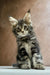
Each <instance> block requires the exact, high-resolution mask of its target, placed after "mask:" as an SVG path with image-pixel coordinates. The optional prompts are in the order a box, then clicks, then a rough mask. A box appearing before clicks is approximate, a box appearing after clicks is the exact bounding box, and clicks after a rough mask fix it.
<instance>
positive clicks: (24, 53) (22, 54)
mask: <svg viewBox="0 0 50 75" xmlns="http://www.w3.org/2000/svg"><path fill="white" fill-rule="evenodd" d="M18 53H19V55H20V56H21V57H24V56H26V55H27V53H26V50H25V48H21V49H20V50H18Z"/></svg>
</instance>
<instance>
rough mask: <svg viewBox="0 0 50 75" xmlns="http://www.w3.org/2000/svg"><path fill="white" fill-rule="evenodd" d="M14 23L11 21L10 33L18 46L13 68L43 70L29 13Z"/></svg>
mask: <svg viewBox="0 0 50 75" xmlns="http://www.w3.org/2000/svg"><path fill="white" fill-rule="evenodd" d="M10 19H11V18H10ZM11 21H12V20H11ZM16 22H17V21H16V20H15V23H14V19H13V23H14V24H15V25H14V26H13V28H12V31H13V33H14V34H15V36H16V38H17V44H18V53H17V56H16V60H17V64H16V65H15V64H14V66H16V67H18V68H21V69H31V68H34V69H44V65H43V62H42V56H41V53H40V47H39V43H38V41H37V39H36V36H35V33H34V31H33V27H32V22H31V18H30V12H27V13H26V15H25V17H24V18H23V19H21V20H18V23H17V24H16Z"/></svg>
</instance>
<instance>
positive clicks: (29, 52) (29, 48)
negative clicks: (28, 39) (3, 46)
mask: <svg viewBox="0 0 50 75" xmlns="http://www.w3.org/2000/svg"><path fill="white" fill-rule="evenodd" d="M24 46H25V49H26V52H27V53H28V55H29V57H31V46H30V44H28V43H25V44H24Z"/></svg>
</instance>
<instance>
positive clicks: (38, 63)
mask: <svg viewBox="0 0 50 75" xmlns="http://www.w3.org/2000/svg"><path fill="white" fill-rule="evenodd" d="M32 61H33V67H34V68H35V69H45V68H44V65H43V61H42V57H41V55H40V54H37V53H34V55H33V57H32Z"/></svg>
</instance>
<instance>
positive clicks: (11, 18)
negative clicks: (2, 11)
mask: <svg viewBox="0 0 50 75" xmlns="http://www.w3.org/2000/svg"><path fill="white" fill-rule="evenodd" d="M9 21H10V23H11V25H12V26H16V24H17V23H18V21H17V20H16V19H15V18H13V17H11V16H10V17H9Z"/></svg>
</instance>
